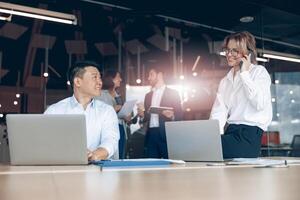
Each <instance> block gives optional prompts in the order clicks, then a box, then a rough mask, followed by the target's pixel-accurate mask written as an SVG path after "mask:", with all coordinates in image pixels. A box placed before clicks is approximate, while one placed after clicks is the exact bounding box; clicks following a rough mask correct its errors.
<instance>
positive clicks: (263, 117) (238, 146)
mask: <svg viewBox="0 0 300 200" xmlns="http://www.w3.org/2000/svg"><path fill="white" fill-rule="evenodd" d="M223 50H224V52H225V53H226V59H227V63H228V65H229V66H230V67H231V70H230V71H229V72H228V74H227V75H226V76H225V77H224V78H223V79H222V80H221V82H220V84H219V88H218V92H217V95H216V99H215V102H214V105H213V108H212V111H211V116H210V118H211V119H217V120H218V121H219V124H220V129H221V133H224V126H225V124H226V123H227V125H228V126H227V128H226V130H225V133H224V134H223V135H222V136H221V139H222V149H223V157H224V158H252V157H258V156H259V155H260V146H261V136H262V133H263V131H265V130H267V127H268V125H269V124H270V123H271V121H272V103H271V91H270V86H271V79H270V75H269V74H268V72H267V70H266V69H265V67H263V66H261V65H257V62H256V55H257V52H256V43H255V38H254V36H253V35H252V34H250V33H249V32H246V31H244V32H238V33H233V34H231V35H229V36H227V37H225V39H224V43H223Z"/></svg>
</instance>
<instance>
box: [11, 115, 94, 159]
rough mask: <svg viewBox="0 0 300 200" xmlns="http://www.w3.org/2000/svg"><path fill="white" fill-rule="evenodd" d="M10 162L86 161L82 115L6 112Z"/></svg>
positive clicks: (84, 124)
mask: <svg viewBox="0 0 300 200" xmlns="http://www.w3.org/2000/svg"><path fill="white" fill-rule="evenodd" d="M6 120H7V132H8V140H9V150H10V158H11V164H12V165H81V164H87V163H88V160H87V142H86V141H87V139H86V123H85V116H84V115H70V114H68V115H63V114H51V115H50V114H49V115H44V114H8V115H7V117H6Z"/></svg>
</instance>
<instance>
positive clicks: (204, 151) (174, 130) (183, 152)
mask: <svg viewBox="0 0 300 200" xmlns="http://www.w3.org/2000/svg"><path fill="white" fill-rule="evenodd" d="M165 125H166V137H167V146H168V155H169V158H170V159H178V160H185V161H223V153H222V144H221V135H220V130H219V123H218V121H217V120H194V121H173V122H166V124H165Z"/></svg>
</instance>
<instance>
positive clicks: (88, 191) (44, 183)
mask: <svg viewBox="0 0 300 200" xmlns="http://www.w3.org/2000/svg"><path fill="white" fill-rule="evenodd" d="M299 184H300V166H290V167H288V168H253V167H249V166H248V167H207V166H206V165H205V164H203V163H188V164H187V165H186V166H185V167H183V166H172V167H170V168H162V169H151V168H150V169H149V168H148V169H143V170H139V169H133V170H127V171H126V170H125V171H124V170H123V171H122V170H107V171H105V170H104V171H100V169H99V167H97V166H28V167H26V166H8V165H2V166H1V165H0V199H1V200H29V199H30V200H41V199H43V200H68V199H70V200H99V199H103V200H115V199H120V200H121V199H122V200H140V199H145V200H148V199H149V200H150V199H151V200H153V199H154V200H158V199H164V200H166V199H197V200H199V199H223V200H224V199H225V200H227V199H228V200H235V199H238V200H240V199H249V200H250V199H251V200H253V199H268V200H270V199H276V200H277V199H278V200H279V199H280V200H281V199H284V200H299V199H300V190H299Z"/></svg>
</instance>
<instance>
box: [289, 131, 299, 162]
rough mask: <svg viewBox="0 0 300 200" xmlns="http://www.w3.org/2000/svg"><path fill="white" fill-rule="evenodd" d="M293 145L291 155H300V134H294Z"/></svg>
mask: <svg viewBox="0 0 300 200" xmlns="http://www.w3.org/2000/svg"><path fill="white" fill-rule="evenodd" d="M291 147H292V152H291V156H293V157H300V135H294V137H293V141H292V144H291Z"/></svg>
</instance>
